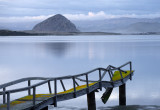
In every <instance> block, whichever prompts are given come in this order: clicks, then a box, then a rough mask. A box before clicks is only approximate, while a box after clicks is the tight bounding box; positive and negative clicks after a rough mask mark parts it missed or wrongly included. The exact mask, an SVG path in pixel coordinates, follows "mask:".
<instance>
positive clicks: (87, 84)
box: [86, 74, 89, 94]
mask: <svg viewBox="0 0 160 110" xmlns="http://www.w3.org/2000/svg"><path fill="white" fill-rule="evenodd" d="M86 86H87V88H86V90H87V94H88V93H89V83H88V74H86Z"/></svg>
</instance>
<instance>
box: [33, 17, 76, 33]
mask: <svg viewBox="0 0 160 110" xmlns="http://www.w3.org/2000/svg"><path fill="white" fill-rule="evenodd" d="M32 30H33V31H36V32H78V30H77V28H76V26H75V25H74V24H73V23H72V22H71V21H70V20H68V19H67V18H66V17H64V16H63V15H61V14H57V15H55V16H52V17H50V18H48V19H46V20H44V21H42V22H40V23H39V24H37V25H36V26H34V28H33V29H32Z"/></svg>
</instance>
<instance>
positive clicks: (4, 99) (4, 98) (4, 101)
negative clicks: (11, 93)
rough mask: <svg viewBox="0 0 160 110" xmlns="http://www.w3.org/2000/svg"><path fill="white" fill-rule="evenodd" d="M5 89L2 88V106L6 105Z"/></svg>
mask: <svg viewBox="0 0 160 110" xmlns="http://www.w3.org/2000/svg"><path fill="white" fill-rule="evenodd" d="M5 92H6V88H5V87H4V88H3V104H5V103H6V93H5Z"/></svg>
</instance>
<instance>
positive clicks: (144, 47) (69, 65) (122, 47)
mask: <svg viewBox="0 0 160 110" xmlns="http://www.w3.org/2000/svg"><path fill="white" fill-rule="evenodd" d="M127 61H132V63H133V69H134V70H135V74H134V77H133V80H132V81H128V82H127V104H128V105H158V106H159V105H160V103H159V102H160V80H159V78H160V73H159V68H160V36H159V35H157V36H153V35H151V36H147V35H146V36H142V35H140V36H132V35H124V36H27V37H25V36H20V37H13V36H9V37H0V77H1V78H0V84H3V83H6V82H8V81H11V80H16V79H19V78H23V77H36V76H42V77H57V76H64V75H73V74H78V73H83V72H86V71H88V70H91V69H93V68H96V67H107V66H108V65H109V64H111V65H115V66H119V65H121V64H123V63H125V62H127ZM40 91H41V92H43V91H46V90H45V89H43V90H42V89H41V90H40ZM103 92H104V90H103V91H101V92H99V93H96V101H97V108H98V109H100V110H108V109H110V108H106V107H107V106H115V105H118V88H115V89H114V91H113V93H112V96H111V97H110V99H109V101H108V102H107V104H105V105H104V104H103V103H102V102H101V100H100V97H101V95H102V93H103ZM18 95H19V94H13V95H12V96H13V97H16V96H18ZM21 95H22V94H21ZM0 98H1V97H0ZM0 101H2V100H1V99H0ZM0 103H1V102H0ZM58 106H59V107H58V108H56V110H75V109H80V110H83V109H86V107H87V100H86V96H82V97H79V98H77V99H74V100H69V101H65V102H59V103H58ZM129 107H130V106H129ZM134 107H136V108H137V109H138V110H139V109H144V110H148V108H147V107H150V108H149V109H159V108H158V107H157V106H131V108H134ZM138 107H139V108H138ZM111 108H112V107H111ZM50 109H53V107H50ZM115 109H116V107H115Z"/></svg>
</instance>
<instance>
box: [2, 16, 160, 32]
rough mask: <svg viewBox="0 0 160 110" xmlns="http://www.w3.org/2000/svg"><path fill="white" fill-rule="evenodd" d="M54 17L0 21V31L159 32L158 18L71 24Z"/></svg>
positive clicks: (114, 19)
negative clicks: (39, 19)
mask: <svg viewBox="0 0 160 110" xmlns="http://www.w3.org/2000/svg"><path fill="white" fill-rule="evenodd" d="M56 16H57V17H56ZM56 16H52V17H50V18H48V19H47V20H44V21H26V22H24V21H23V22H21V21H17V22H14V23H10V22H9V23H6V22H3V21H0V27H2V28H1V29H9V30H17V31H19V30H20V31H22V30H32V28H33V27H34V28H33V30H34V31H36V32H35V33H37V32H38V31H40V32H43V31H47V32H50V31H52V33H55V32H57V31H58V32H78V30H80V31H81V32H109V33H124V34H125V33H127V34H128V33H131V34H132V33H143V32H155V31H156V32H158V33H159V32H160V31H159V23H160V18H153V19H149V18H127V17H123V18H113V19H104V20H76V21H74V20H72V22H71V21H69V20H68V19H67V18H65V17H64V16H62V15H56ZM63 19H64V20H63ZM57 20H58V21H57ZM64 21H65V22H64ZM38 23H39V24H38ZM73 23H74V24H75V25H74V24H73ZM36 24H37V25H36ZM35 25H36V26H35ZM41 25H42V26H43V28H42V26H41ZM37 26H38V27H37ZM4 27H5V28H4ZM42 29H43V31H42ZM53 31H54V32H53ZM44 33H45V32H44Z"/></svg>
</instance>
